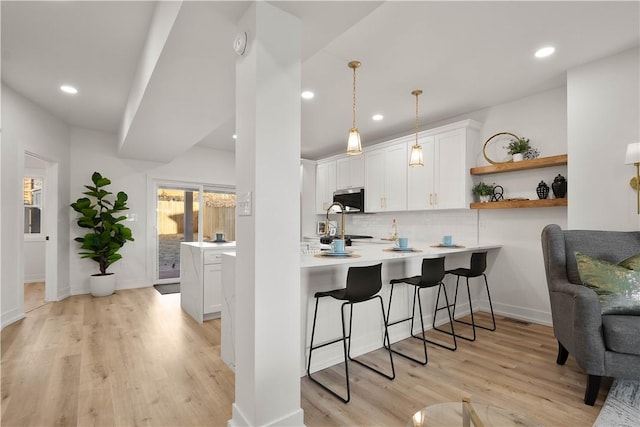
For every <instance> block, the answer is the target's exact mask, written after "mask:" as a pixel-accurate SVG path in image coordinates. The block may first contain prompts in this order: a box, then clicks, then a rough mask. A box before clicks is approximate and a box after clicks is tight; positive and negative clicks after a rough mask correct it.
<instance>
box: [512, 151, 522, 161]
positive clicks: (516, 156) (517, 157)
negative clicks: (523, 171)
mask: <svg viewBox="0 0 640 427" xmlns="http://www.w3.org/2000/svg"><path fill="white" fill-rule="evenodd" d="M523 159H524V154H523V153H515V154H513V161H514V162H521V161H522V160H523Z"/></svg>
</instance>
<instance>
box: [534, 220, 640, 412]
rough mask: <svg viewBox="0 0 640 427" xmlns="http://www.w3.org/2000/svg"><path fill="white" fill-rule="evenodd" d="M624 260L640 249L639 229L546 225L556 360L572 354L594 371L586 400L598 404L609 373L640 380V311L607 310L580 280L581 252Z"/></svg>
mask: <svg viewBox="0 0 640 427" xmlns="http://www.w3.org/2000/svg"><path fill="white" fill-rule="evenodd" d="M576 251H577V252H581V253H583V254H585V255H589V256H591V257H595V258H599V259H603V260H606V261H610V262H613V263H618V262H620V261H622V260H623V259H626V258H628V257H630V256H633V255H636V254H638V253H640V232H638V231H629V232H622V231H592V230H564V231H563V230H562V229H561V228H560V227H559V226H558V225H556V224H552V225H547V226H546V227H545V228H544V229H543V230H542V254H543V257H544V266H545V272H546V274H547V286H548V287H549V297H550V299H551V317H552V320H553V332H554V335H555V337H556V339H557V340H558V358H557V360H556V363H558V364H559V365H564V363H565V362H566V360H567V357H568V355H569V354H572V355H573V357H574V358H575V360H576V362H577V363H578V365H579V366H580V367H581V368H582V369H583V370H584V371H585V373H586V374H587V375H588V377H587V387H586V391H585V396H584V403H586V404H587V405H593V404H594V403H595V401H596V398H597V397H598V390H599V389H600V380H601V378H602V377H603V376H607V377H614V378H629V379H640V316H631V315H604V316H603V315H601V311H600V300H599V299H598V296H597V295H596V293H595V292H594V291H593V290H592V289H589V288H587V287H585V286H582V284H581V282H580V276H579V274H578V268H577V264H576V259H575V255H574V253H575V252H576Z"/></svg>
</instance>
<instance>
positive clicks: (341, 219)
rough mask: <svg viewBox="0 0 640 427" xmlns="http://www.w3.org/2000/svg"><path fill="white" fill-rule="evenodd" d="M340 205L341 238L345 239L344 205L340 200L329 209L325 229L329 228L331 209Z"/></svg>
mask: <svg viewBox="0 0 640 427" xmlns="http://www.w3.org/2000/svg"><path fill="white" fill-rule="evenodd" d="M334 206H338V207H339V208H340V212H341V216H340V238H341V239H342V240H344V205H343V204H342V203H340V202H333V203H331V205H330V206H329V208H328V209H327V218H326V219H325V220H324V222H325V227H324V229H325V230H327V231H328V230H329V211H330V210H331V208H332V207H334Z"/></svg>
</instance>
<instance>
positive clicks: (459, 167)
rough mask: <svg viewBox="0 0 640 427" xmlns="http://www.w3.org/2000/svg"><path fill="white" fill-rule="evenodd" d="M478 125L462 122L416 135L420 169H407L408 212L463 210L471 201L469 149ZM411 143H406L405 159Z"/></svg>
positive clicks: (473, 122) (472, 145) (466, 121)
mask: <svg viewBox="0 0 640 427" xmlns="http://www.w3.org/2000/svg"><path fill="white" fill-rule="evenodd" d="M479 127H480V124H479V123H477V122H475V121H472V120H465V121H462V122H457V123H453V124H451V125H447V126H443V127H440V128H436V129H431V130H429V131H425V132H421V133H420V134H419V135H418V143H419V144H420V145H421V146H422V150H423V151H422V152H423V157H424V167H421V168H420V167H417V168H409V171H408V177H407V192H408V202H407V207H408V209H409V210H426V209H466V208H468V206H469V203H470V201H471V185H472V182H471V177H470V175H469V169H470V167H471V165H472V162H471V157H472V153H473V148H474V146H475V144H477V141H478V138H479V133H478V129H479ZM413 144H414V141H411V142H408V143H407V148H406V149H407V156H408V155H409V153H410V152H411V147H412V146H413Z"/></svg>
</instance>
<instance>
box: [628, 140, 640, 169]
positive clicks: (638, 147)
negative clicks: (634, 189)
mask: <svg viewBox="0 0 640 427" xmlns="http://www.w3.org/2000/svg"><path fill="white" fill-rule="evenodd" d="M636 163H640V142H633V143H631V144H629V145H627V155H626V156H625V158H624V164H625V165H633V164H636Z"/></svg>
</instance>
